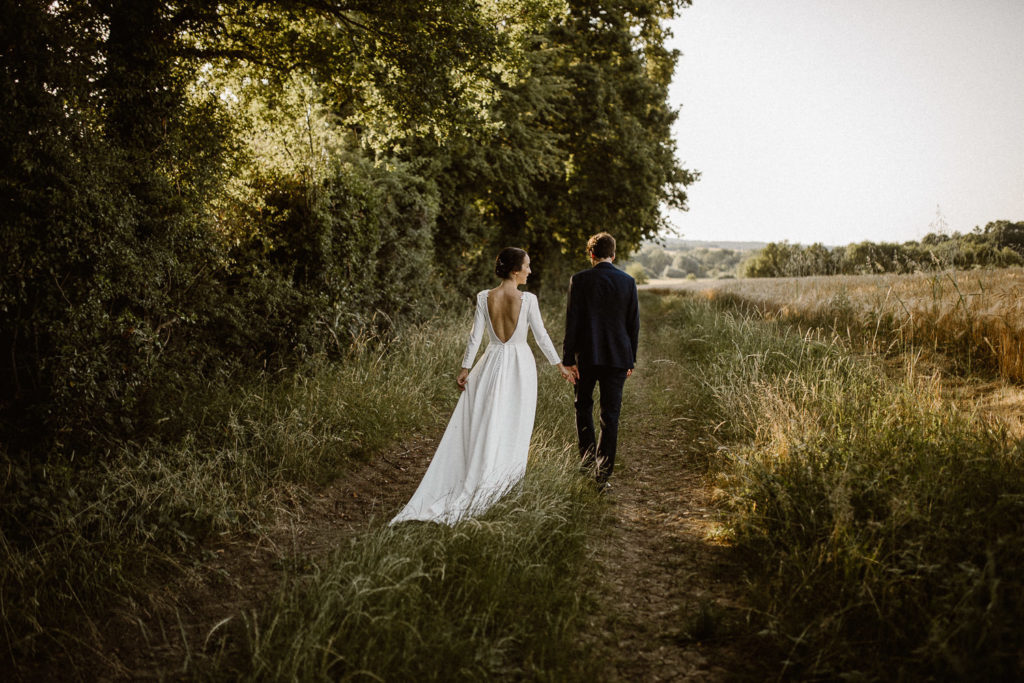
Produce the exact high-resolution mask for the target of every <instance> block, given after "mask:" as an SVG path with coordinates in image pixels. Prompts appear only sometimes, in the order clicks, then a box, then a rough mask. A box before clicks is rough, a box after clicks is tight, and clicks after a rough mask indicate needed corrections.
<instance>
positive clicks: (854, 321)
mask: <svg viewBox="0 0 1024 683" xmlns="http://www.w3.org/2000/svg"><path fill="white" fill-rule="evenodd" d="M702 287H706V288H705V289H704V290H703V292H702V295H703V296H706V297H708V298H710V299H712V300H715V301H720V302H723V303H729V302H734V303H738V304H740V305H741V306H747V307H748V309H747V310H749V311H757V312H758V313H759V314H760V315H762V316H764V317H767V318H770V319H779V320H783V321H788V322H793V323H797V324H800V325H803V326H809V327H815V328H820V329H824V330H827V331H828V333H829V336H830V337H832V338H834V339H836V340H839V341H843V342H845V343H852V344H854V345H855V346H856V348H858V349H861V350H868V351H870V352H873V353H888V352H892V351H899V352H902V351H907V350H911V349H922V350H925V351H929V352H940V353H941V354H943V356H944V357H945V359H948V360H949V361H951V362H952V363H953V366H954V367H955V368H956V369H957V370H958V371H961V372H971V371H974V370H981V371H985V372H990V373H995V374H998V375H1000V376H1002V377H1006V378H1008V379H1011V380H1015V381H1024V297H1022V294H1024V269H1021V268H1000V269H981V270H968V271H953V270H947V271H937V272H928V273H916V274H912V275H896V274H885V275H831V276H820V277H803V278H756V279H741V280H730V281H722V282H715V283H712V284H711V285H709V286H706V285H702Z"/></svg>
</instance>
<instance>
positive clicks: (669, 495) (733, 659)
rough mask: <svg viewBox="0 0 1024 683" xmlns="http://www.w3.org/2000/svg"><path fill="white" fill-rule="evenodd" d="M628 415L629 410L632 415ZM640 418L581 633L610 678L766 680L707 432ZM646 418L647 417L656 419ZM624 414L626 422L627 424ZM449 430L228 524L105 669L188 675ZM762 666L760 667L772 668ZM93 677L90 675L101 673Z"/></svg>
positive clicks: (389, 494)
mask: <svg viewBox="0 0 1024 683" xmlns="http://www.w3.org/2000/svg"><path fill="white" fill-rule="evenodd" d="M624 417H625V416H624ZM655 420H656V418H650V417H648V418H646V419H645V420H638V422H641V423H640V424H634V425H630V426H628V427H627V430H626V431H625V432H624V434H623V441H624V443H623V450H624V451H626V452H625V453H623V457H622V458H621V460H622V462H621V463H619V464H618V465H617V468H616V472H615V475H614V477H613V479H612V487H611V488H610V489H609V491H608V493H607V498H608V506H607V508H606V509H607V513H608V514H609V516H610V522H609V524H608V525H607V528H606V531H605V533H604V535H603V537H601V538H595V539H594V541H593V542H594V543H595V550H596V556H597V558H598V560H597V563H598V566H597V572H596V573H595V576H594V578H595V581H596V583H597V584H598V585H599V586H601V587H602V591H603V595H604V596H605V599H604V600H602V601H601V602H600V603H599V604H598V605H597V607H596V609H595V611H594V612H593V613H592V614H590V615H589V616H588V617H587V628H586V629H585V632H584V633H583V634H582V638H583V640H584V643H583V645H584V647H585V649H586V650H588V651H590V652H591V656H593V657H598V658H601V659H602V660H604V662H605V663H606V664H605V665H604V667H603V675H602V680H607V681H688V680H700V681H705V680H707V681H719V680H721V681H725V680H729V681H733V680H743V679H748V680H754V679H757V680H760V679H762V678H763V675H758V671H757V669H756V668H754V667H752V666H751V665H750V663H749V662H750V658H749V656H748V655H749V653H748V652H745V651H744V648H745V647H747V645H748V644H749V638H748V636H747V635H746V634H747V633H748V631H749V629H748V628H747V626H746V624H745V614H746V612H745V610H744V609H743V606H742V601H741V593H742V577H741V574H740V570H739V568H738V566H737V564H736V562H735V559H734V558H733V557H732V555H731V553H730V549H729V547H728V545H727V544H725V543H723V542H722V541H721V540H719V538H720V534H719V532H720V530H721V527H720V525H719V522H718V521H717V513H716V512H715V509H714V507H713V503H712V491H711V490H710V488H709V486H708V484H707V482H706V480H705V477H704V476H703V475H702V471H703V467H702V465H701V462H702V461H703V459H704V457H705V456H704V454H703V452H702V449H704V448H705V447H707V446H706V445H705V442H703V441H702V439H701V435H700V434H699V433H696V432H694V431H692V430H688V428H687V427H686V426H685V425H686V424H687V423H685V422H681V421H676V422H672V423H670V424H672V425H675V426H673V427H671V428H670V429H667V430H666V429H665V428H664V425H663V424H659V423H657V422H656V421H655ZM647 422H649V423H647ZM624 426H625V425H624ZM438 438H439V436H438V435H429V436H427V435H418V436H414V437H412V438H410V439H409V440H408V441H407V442H406V443H405V444H403V445H402V446H401V447H399V448H397V449H395V450H394V451H392V452H390V453H387V454H385V455H384V456H382V457H378V458H375V459H373V460H372V461H370V462H366V463H362V464H360V465H358V466H356V467H354V468H353V470H352V471H351V472H350V473H349V474H347V475H346V476H344V477H342V478H340V479H339V480H338V481H336V482H335V483H333V484H331V485H330V486H328V487H326V488H325V489H323V490H321V491H320V492H318V493H317V494H316V495H314V496H313V497H312V499H311V500H309V501H307V502H306V503H305V504H303V505H301V506H298V507H297V508H296V509H295V510H294V511H292V512H289V513H286V514H282V521H281V522H280V523H278V524H277V525H276V526H274V527H273V528H271V529H269V530H268V531H267V533H266V534H265V535H264V536H261V537H253V536H246V537H225V538H222V539H220V540H219V541H218V542H217V543H216V544H212V545H210V546H209V547H207V548H206V551H205V555H206V558H205V561H203V562H201V563H197V565H196V566H195V567H192V568H188V569H185V571H184V572H182V573H181V574H180V575H179V576H177V577H176V578H174V579H173V580H170V581H168V582H167V583H166V585H164V586H162V587H161V588H160V589H156V590H154V591H152V593H151V595H150V599H149V600H148V602H147V603H146V604H130V605H125V606H124V607H123V608H122V609H119V610H115V612H114V614H113V615H112V619H111V620H110V621H109V622H108V623H107V624H105V625H104V627H103V628H102V629H101V631H102V633H103V642H104V645H105V646H104V647H103V648H102V649H103V650H104V654H103V657H104V659H105V660H106V663H105V666H104V669H105V671H104V674H103V675H102V676H101V678H106V679H120V678H129V679H133V680H140V679H142V680H144V679H159V680H167V679H171V680H173V679H178V678H187V677H188V671H189V669H190V667H189V664H190V663H191V662H194V661H196V660H198V659H201V658H203V657H204V656H206V655H207V654H209V653H208V651H206V650H205V649H204V648H208V647H210V643H211V642H216V640H217V639H216V638H208V635H209V634H210V633H211V631H214V632H220V631H222V630H232V629H235V630H237V633H238V634H239V635H240V636H241V634H242V632H243V630H244V629H243V615H245V614H251V613H252V612H253V611H254V610H255V609H256V608H257V607H258V606H259V605H260V604H261V602H263V601H264V599H265V598H266V597H267V596H269V595H270V594H271V593H272V592H273V591H274V590H275V589H276V587H277V586H278V585H279V583H280V581H281V579H282V578H283V576H284V573H285V571H286V570H287V569H298V570H301V569H302V568H303V567H304V566H305V565H307V564H308V563H309V561H310V560H311V559H313V558H316V557H318V556H322V555H323V554H325V553H327V552H329V551H330V550H331V549H333V548H335V547H337V546H338V545H339V544H341V543H344V542H345V540H346V539H347V538H349V537H351V536H352V535H354V534H355V533H358V532H359V531H361V530H363V529H365V528H366V527H367V526H368V525H370V524H371V523H375V522H379V521H382V520H383V519H385V518H386V517H387V516H389V515H390V514H393V512H394V511H396V510H398V509H399V507H400V506H401V504H402V503H404V502H405V500H406V499H407V498H408V497H409V495H410V494H411V493H412V491H413V490H414V489H415V487H416V484H417V483H418V481H419V479H420V477H421V476H422V474H423V471H424V470H425V468H426V465H427V462H428V461H429V458H430V455H431V454H432V453H433V447H434V445H435V444H436V441H437V439H438ZM762 673H763V672H762ZM90 678H92V677H90Z"/></svg>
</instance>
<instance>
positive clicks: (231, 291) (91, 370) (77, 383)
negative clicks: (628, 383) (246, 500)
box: [0, 0, 695, 462]
mask: <svg viewBox="0 0 1024 683" xmlns="http://www.w3.org/2000/svg"><path fill="white" fill-rule="evenodd" d="M686 4H688V0H631V1H630V2H622V1H621V0H525V1H521V0H514V1H513V0H490V1H488V2H478V1H477V0H445V2H440V3H423V2H419V1H416V0H373V1H372V2H369V1H366V0H331V1H326V2H325V1H322V0H270V1H268V2H251V1H245V0H196V1H190V2H183V1H180V0H61V1H60V2H50V0H27V1H18V2H15V1H14V0H0V9H2V12H0V14H2V16H3V21H2V23H0V40H2V43H3V45H4V52H3V56H2V60H3V61H2V69H0V106H2V112H3V117H4V121H3V126H2V127H0V221H2V223H0V452H2V453H0V454H6V455H7V456H12V455H14V454H16V453H29V452H33V451H36V452H44V453H46V458H45V459H44V460H47V461H49V462H55V459H57V460H59V459H61V458H65V457H66V458H67V459H68V460H69V459H70V456H71V455H72V454H75V453H77V454H78V458H79V461H80V460H81V458H82V457H83V456H84V454H88V453H92V454H102V453H103V452H104V451H105V449H106V448H108V446H109V444H110V443H111V440H112V439H123V438H132V439H135V438H147V437H150V436H157V437H158V436H160V434H161V433H163V432H162V430H164V431H166V430H167V429H170V428H171V427H170V426H169V425H174V424H175V423H176V422H175V419H174V418H175V415H176V414H177V411H180V410H182V409H183V406H184V405H185V404H186V403H187V401H183V400H182V397H185V396H188V395H190V394H189V392H190V391H191V390H192V389H193V388H194V387H196V386H199V385H201V383H202V382H203V381H206V380H209V379H210V378H214V377H222V376H225V374H231V373H235V372H247V371H252V370H254V369H256V368H260V369H262V368H274V367H280V366H281V365H282V364H284V363H288V362H290V359H294V358H296V357H302V356H304V355H308V354H312V353H335V354H339V353H341V352H342V350H343V349H344V348H345V346H346V344H347V343H348V340H350V339H351V338H353V336H354V335H357V334H359V333H360V331H361V330H365V329H367V328H368V327H372V328H374V329H376V330H377V331H378V332H380V331H383V332H386V331H387V329H388V328H389V326H391V325H393V324H395V322H396V321H401V320H403V319H415V318H417V317H419V316H423V315H425V314H428V313H429V312H430V311H431V310H433V309H434V308H435V305H436V302H437V301H438V299H439V298H442V297H449V298H453V297H454V298H460V300H461V298H463V297H465V295H466V294H468V293H470V292H472V291H473V290H474V289H475V288H479V287H481V286H485V285H488V284H491V278H490V277H489V275H488V272H489V270H490V267H491V259H492V258H493V254H494V253H495V252H496V251H497V249H498V248H499V247H502V246H505V245H517V246H522V247H525V248H526V249H528V250H530V251H531V252H532V254H533V257H534V271H535V273H536V285H535V286H543V287H548V286H550V285H551V283H556V284H557V285H558V287H559V288H560V287H561V286H562V282H563V281H564V280H563V279H562V278H563V276H564V275H565V273H567V272H568V271H569V270H570V269H572V268H573V267H576V266H578V265H581V264H582V263H583V255H582V253H581V252H582V245H583V244H584V242H585V239H586V236H587V235H588V234H590V233H592V232H595V231H598V230H608V231H610V232H612V233H614V234H615V235H616V236H617V237H618V238H619V245H620V246H619V248H620V251H621V253H622V254H623V255H628V253H629V252H630V251H631V250H633V249H634V248H636V247H637V246H638V245H639V244H640V243H641V242H642V241H643V240H644V239H646V238H650V237H652V236H654V235H655V234H657V233H658V232H659V231H660V230H661V229H662V228H663V227H664V224H663V219H662V218H661V216H662V213H661V211H662V207H663V206H665V205H668V206H674V207H677V208H685V204H686V192H685V188H686V186H687V185H688V184H689V183H690V182H692V181H693V180H694V179H695V174H694V173H692V172H690V171H688V170H686V169H684V168H682V167H681V166H680V165H679V164H678V162H677V160H676V155H675V150H674V143H673V141H672V137H671V126H672V123H673V121H674V120H675V117H676V113H675V111H673V110H672V109H671V108H670V107H669V106H668V103H667V92H668V91H667V89H668V86H669V83H670V81H671V77H672V72H673V69H674V64H675V59H676V56H677V55H676V52H675V51H673V50H670V49H668V48H667V47H666V46H665V40H666V36H667V29H666V27H665V22H666V21H667V20H668V19H669V18H671V17H672V16H673V15H674V13H675V12H676V11H677V10H678V9H680V8H681V7H682V6H684V5H686Z"/></svg>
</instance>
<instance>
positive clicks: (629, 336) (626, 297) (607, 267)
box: [562, 261, 640, 369]
mask: <svg viewBox="0 0 1024 683" xmlns="http://www.w3.org/2000/svg"><path fill="white" fill-rule="evenodd" d="M639 334H640V307H639V305H638V304H637V293H636V281H635V280H634V279H633V278H631V277H630V276H629V275H627V274H626V273H624V272H622V271H621V270H619V269H618V268H616V267H615V266H613V265H612V264H611V263H608V262H606V261H603V262H600V263H598V264H597V265H595V266H594V267H593V268H589V269H587V270H583V271H580V272H578V273H576V274H575V275H573V276H572V278H571V279H570V280H569V303H568V309H567V310H566V313H565V341H564V343H563V344H562V363H563V364H564V365H577V364H579V365H584V366H586V365H601V366H605V367H612V368H626V369H629V368H632V367H633V364H634V363H635V362H636V346H637V340H638V338H639Z"/></svg>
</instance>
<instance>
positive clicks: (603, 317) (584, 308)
mask: <svg viewBox="0 0 1024 683" xmlns="http://www.w3.org/2000/svg"><path fill="white" fill-rule="evenodd" d="M587 255H588V256H589V257H590V263H591V264H592V265H593V267H592V268H589V269H587V270H583V271H580V272H579V273H576V274H575V275H573V276H572V278H571V279H570V280H569V303H568V306H567V308H566V312H565V341H564V343H563V344H562V364H563V365H565V366H566V367H567V368H568V369H569V370H570V372H571V373H572V374H573V380H574V385H575V395H576V434H577V436H578V437H579V442H580V455H581V456H582V458H583V464H582V467H583V468H584V469H589V468H590V467H592V466H593V465H595V464H596V465H597V483H598V486H599V487H600V488H601V489H603V488H604V486H605V485H606V483H607V481H608V477H610V476H611V474H612V468H613V467H614V466H615V443H616V441H617V440H618V434H619V409H620V408H621V406H622V386H623V385H624V384H625V383H626V378H627V377H629V376H630V375H632V374H633V365H634V363H635V362H636V346H637V339H638V336H639V332H640V312H639V306H638V304H637V293H636V282H635V281H634V280H633V278H631V277H630V276H629V275H627V274H626V273H624V272H622V271H621V270H619V269H618V268H616V267H615V266H613V265H612V261H614V260H615V238H614V237H612V236H611V235H609V234H608V233H606V232H601V233H598V234H596V235H594V236H593V237H591V238H590V239H589V240H588V241H587ZM595 385H600V400H601V436H600V439H598V438H597V437H596V436H595V434H594V387H595Z"/></svg>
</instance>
